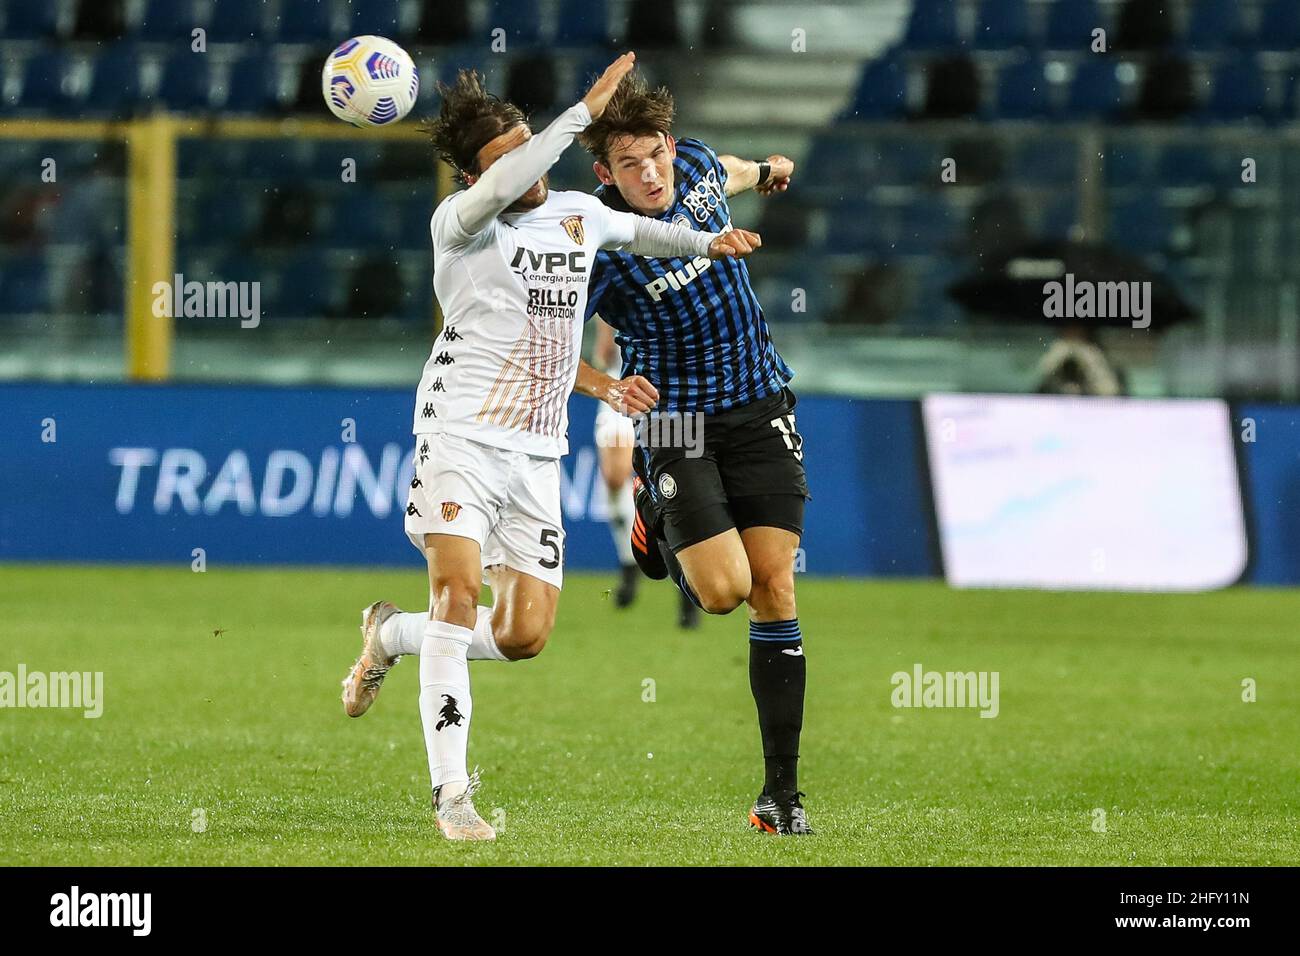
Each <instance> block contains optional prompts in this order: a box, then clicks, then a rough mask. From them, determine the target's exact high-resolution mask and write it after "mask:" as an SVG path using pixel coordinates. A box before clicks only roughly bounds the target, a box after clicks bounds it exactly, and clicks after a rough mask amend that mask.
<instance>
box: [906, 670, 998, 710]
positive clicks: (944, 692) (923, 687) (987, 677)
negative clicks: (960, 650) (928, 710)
mask: <svg viewBox="0 0 1300 956" xmlns="http://www.w3.org/2000/svg"><path fill="white" fill-rule="evenodd" d="M999 676H1000V675H999V672H998V671H927V670H924V669H923V668H922V667H921V665H920V664H913V665H912V670H911V672H910V673H909V672H907V671H897V672H895V673H894V675H893V676H892V677H891V678H890V679H889V682H890V684H892V685H893V687H894V691H893V693H891V694H890V695H889V701H890V703H892V704H893V705H894V706H895V707H978V708H980V716H981V717H996V716H997V715H998V709H999V706H998V679H999Z"/></svg>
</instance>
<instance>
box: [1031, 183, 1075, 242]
mask: <svg viewBox="0 0 1300 956" xmlns="http://www.w3.org/2000/svg"><path fill="white" fill-rule="evenodd" d="M1078 219H1079V200H1078V197H1077V196H1075V195H1074V191H1073V189H1071V190H1070V191H1069V192H1068V193H1067V194H1066V195H1060V194H1057V193H1053V196H1052V198H1051V199H1050V200H1048V202H1047V203H1045V204H1043V205H1042V206H1041V207H1039V209H1038V232H1037V234H1038V235H1040V236H1042V237H1043V238H1045V239H1069V238H1071V232H1072V231H1073V230H1074V226H1075V223H1076V222H1078Z"/></svg>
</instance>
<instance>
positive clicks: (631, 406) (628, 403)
mask: <svg viewBox="0 0 1300 956" xmlns="http://www.w3.org/2000/svg"><path fill="white" fill-rule="evenodd" d="M602 400H603V401H604V402H605V404H606V405H608V406H609V407H610V408H612V409H614V411H616V412H618V413H619V414H620V415H641V414H644V413H645V412H648V411H650V409H652V408H654V407H655V404H656V403H657V402H658V401H659V389H657V388H655V387H654V386H653V385H651V384H650V380H649V379H646V378H642V377H641V376H640V375H629V376H628V377H627V378H625V379H623V380H622V381H620V382H614V383H612V384H611V385H610V386H609V388H608V389H607V390H606V391H605V395H604V396H603V399H602Z"/></svg>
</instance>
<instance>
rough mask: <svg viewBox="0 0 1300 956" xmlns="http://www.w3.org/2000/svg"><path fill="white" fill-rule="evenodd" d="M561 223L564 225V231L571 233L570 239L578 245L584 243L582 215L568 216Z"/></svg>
mask: <svg viewBox="0 0 1300 956" xmlns="http://www.w3.org/2000/svg"><path fill="white" fill-rule="evenodd" d="M560 225H561V226H563V227H564V231H565V232H567V233H568V234H569V238H570V239H572V240H573V241H574V242H576V243H577V244H578V245H582V239H583V231H582V217H581V216H566V217H565V218H563V219H561V220H560Z"/></svg>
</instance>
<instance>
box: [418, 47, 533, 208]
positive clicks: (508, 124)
mask: <svg viewBox="0 0 1300 956" xmlns="http://www.w3.org/2000/svg"><path fill="white" fill-rule="evenodd" d="M438 94H439V95H440V96H441V97H442V109H441V110H440V111H439V113H438V118H437V119H434V120H430V121H428V122H427V123H425V124H424V126H423V127H421V128H422V129H423V131H424V132H426V133H428V134H429V137H430V138H431V139H432V140H433V148H434V149H435V150H437V151H438V155H439V156H440V157H441V158H442V160H443V162H445V163H447V164H448V165H449V166H451V168H452V169H454V170H456V177H457V178H458V179H460V181H461V182H464V181H465V175H466V173H473V174H477V173H478V172H479V168H478V151H479V150H480V149H482V148H483V147H484V145H486V144H487V143H488V142H490V141H491V140H493V139H496V137H498V136H500V135H501V134H502V133H504V132H506V131H507V130H509V129H513V128H514V127H516V126H518V125H520V124H521V123H522V124H524V125H527V124H528V117H526V116H525V115H524V112H523V110H521V109H520V108H519V107H517V106H515V105H514V104H513V103H507V102H506V101H505V100H502V99H501V98H500V97H497V96H494V95H493V94H491V93H489V92H488V91H487V90H485V89H484V88H483V78H482V77H481V76H479V74H478V73H477V72H476V71H474V70H461V71H460V72H459V73H457V74H456V82H455V83H453V84H452V85H451V86H447V85H446V84H444V83H439V84H438Z"/></svg>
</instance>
